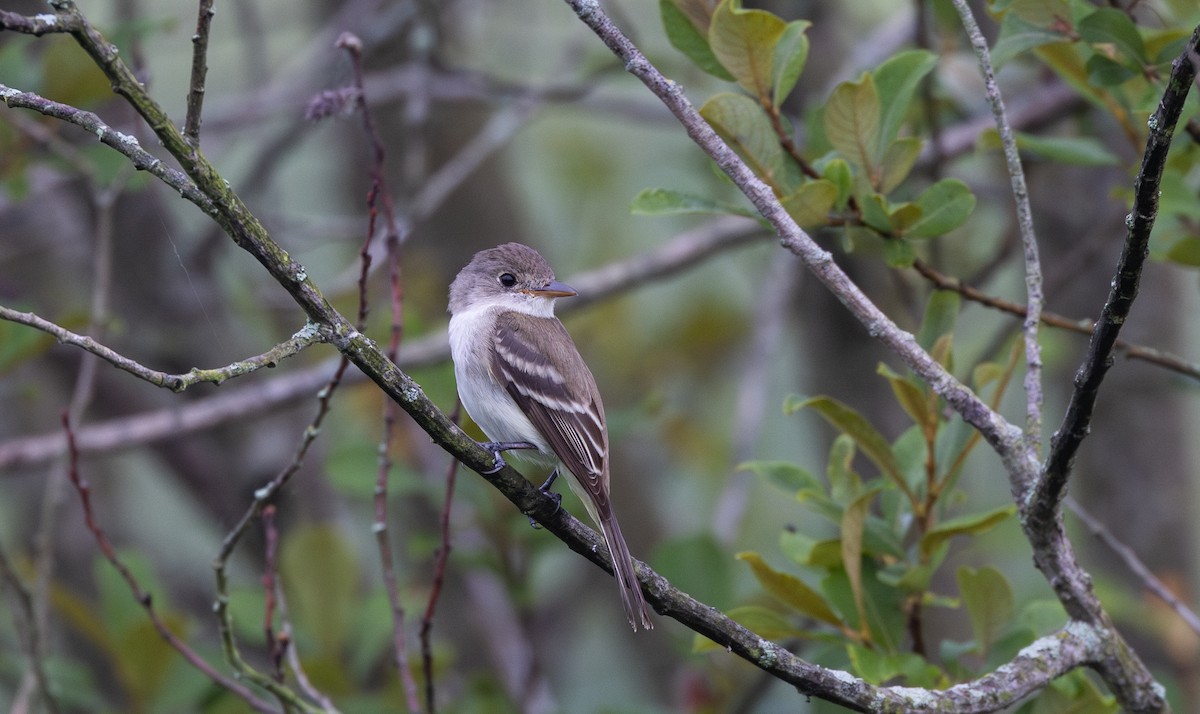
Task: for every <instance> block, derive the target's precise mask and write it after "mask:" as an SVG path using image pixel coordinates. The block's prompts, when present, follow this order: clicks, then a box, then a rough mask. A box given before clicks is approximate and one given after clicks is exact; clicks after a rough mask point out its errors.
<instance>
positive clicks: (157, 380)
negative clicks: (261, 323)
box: [0, 305, 321, 392]
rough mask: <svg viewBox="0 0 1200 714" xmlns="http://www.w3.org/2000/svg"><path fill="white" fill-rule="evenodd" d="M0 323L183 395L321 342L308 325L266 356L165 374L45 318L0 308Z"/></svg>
mask: <svg viewBox="0 0 1200 714" xmlns="http://www.w3.org/2000/svg"><path fill="white" fill-rule="evenodd" d="M0 320H8V321H9V322H15V323H18V324H21V325H26V326H28V327H33V328H36V329H38V330H41V331H42V332H45V333H47V334H50V335H53V336H54V337H55V338H56V339H57V340H58V341H59V342H61V343H63V344H66V345H71V346H73V347H78V348H80V349H82V350H84V351H86V352H90V353H92V354H94V355H96V356H97V357H99V358H100V359H102V360H104V361H105V362H108V363H109V364H111V365H112V366H114V367H116V368H117V369H120V370H124V371H126V372H128V373H130V374H132V375H133V376H135V377H138V378H139V379H142V380H144V381H146V382H149V383H150V384H153V385H154V386H156V387H163V388H165V389H170V390H172V391H175V392H182V391H183V390H185V389H187V388H188V387H190V386H192V385H193V384H199V383H201V382H212V383H213V384H221V383H223V382H225V381H226V380H228V379H233V378H234V377H240V376H242V375H245V374H250V373H251V372H255V371H257V370H259V369H262V368H264V367H266V368H273V367H275V366H277V365H278V364H279V363H280V362H281V361H283V360H285V359H287V358H288V357H292V356H294V355H297V354H299V353H300V352H301V351H303V350H304V349H305V348H306V347H309V346H310V345H313V344H315V343H317V342H320V341H321V335H320V332H319V331H318V330H317V329H316V326H315V325H313V324H312V323H309V324H308V325H306V326H304V327H303V328H301V329H300V330H299V331H298V332H296V334H294V335H292V336H291V337H290V338H288V339H286V340H284V341H283V342H280V343H279V344H278V345H276V346H275V347H273V348H271V349H270V350H268V351H266V352H264V353H263V354H260V355H255V356H254V357H247V358H246V359H243V360H238V361H237V362H234V363H232V364H229V365H226V366H224V367H214V368H211V369H201V368H199V367H193V368H192V369H191V370H190V371H188V372H185V373H183V374H167V373H166V372H159V371H158V370H154V369H150V368H149V367H146V366H145V365H143V364H141V363H140V362H137V361H136V360H132V359H130V358H128V357H125V356H123V355H121V354H120V353H118V352H116V351H115V350H113V349H111V348H109V347H106V346H105V345H103V344H101V343H100V342H98V341H97V340H96V339H94V338H92V337H89V336H87V335H80V334H76V333H74V332H71V331H70V330H68V329H66V328H64V327H61V326H59V325H57V324H55V323H53V322H50V321H49V320H47V319H45V318H42V317H38V316H37V315H35V314H33V313H32V312H19V311H17V310H13V309H11V308H7V307H4V306H3V305H0Z"/></svg>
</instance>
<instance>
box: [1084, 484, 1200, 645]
mask: <svg viewBox="0 0 1200 714" xmlns="http://www.w3.org/2000/svg"><path fill="white" fill-rule="evenodd" d="M1064 502H1065V503H1066V506H1067V510H1069V511H1070V512H1071V513H1073V514H1075V517H1076V518H1078V519H1079V520H1081V521H1083V525H1085V526H1087V529H1088V530H1089V531H1091V533H1092V535H1093V536H1095V537H1096V538H1097V539H1098V540H1099V541H1100V542H1101V543H1103V544H1104V545H1106V546H1108V549H1109V550H1111V551H1112V552H1113V553H1115V554H1116V556H1117V557H1118V558H1120V559H1121V562H1122V563H1124V564H1125V567H1127V568H1129V570H1130V572H1132V573H1133V574H1134V575H1135V576H1136V577H1137V578H1138V580H1140V581H1141V582H1142V585H1143V586H1145V588H1146V589H1147V590H1149V591H1150V592H1152V593H1154V594H1155V595H1156V596H1157V597H1158V599H1160V600H1162V601H1163V602H1165V603H1166V604H1167V606H1168V607H1170V608H1171V609H1172V610H1174V611H1175V614H1176V615H1179V619H1181V620H1183V623H1184V624H1185V625H1187V626H1188V627H1189V628H1191V630H1192V632H1195V633H1196V634H1197V635H1200V616H1197V615H1196V613H1195V612H1193V611H1192V609H1191V608H1189V607H1188V606H1187V605H1186V604H1184V602H1183V601H1182V600H1180V599H1179V598H1177V597H1175V593H1173V592H1171V589H1170V588H1168V587H1167V586H1166V585H1165V584H1164V583H1163V581H1161V580H1159V579H1158V577H1156V576H1155V575H1154V573H1153V572H1151V571H1150V568H1148V567H1146V564H1145V563H1143V562H1142V559H1141V558H1139V557H1138V555H1137V553H1135V552H1133V548H1130V547H1129V546H1127V545H1125V544H1124V543H1122V542H1121V541H1120V540H1118V539H1117V537H1116V536H1115V535H1113V533H1112V531H1110V530H1109V529H1108V528H1105V527H1104V524H1103V523H1101V522H1100V521H1099V520H1097V519H1096V518H1095V517H1093V516H1092V514H1091V513H1088V511H1087V510H1086V509H1084V507H1083V506H1082V505H1081V504H1080V503H1079V502H1078V501H1076V500H1075V499H1073V498H1071V497H1070V496H1067V497H1066V499H1064Z"/></svg>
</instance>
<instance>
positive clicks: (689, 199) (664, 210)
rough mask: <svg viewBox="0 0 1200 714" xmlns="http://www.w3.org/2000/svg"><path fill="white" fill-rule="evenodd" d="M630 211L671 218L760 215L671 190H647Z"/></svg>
mask: <svg viewBox="0 0 1200 714" xmlns="http://www.w3.org/2000/svg"><path fill="white" fill-rule="evenodd" d="M629 210H630V212H631V213H633V214H634V215H639V216H669V215H674V214H679V213H729V214H733V215H737V216H747V217H750V218H758V217H759V216H758V213H757V212H755V211H752V210H750V209H748V208H744V207H742V206H738V205H735V204H732V203H725V202H723V201H714V200H712V199H710V198H706V197H704V196H697V195H696V194H692V193H686V192H683V191H676V190H674V189H669V188H646V189H642V191H641V192H640V193H638V195H636V196H634V197H633V202H632V203H630V204H629Z"/></svg>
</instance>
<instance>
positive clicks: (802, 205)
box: [780, 179, 838, 228]
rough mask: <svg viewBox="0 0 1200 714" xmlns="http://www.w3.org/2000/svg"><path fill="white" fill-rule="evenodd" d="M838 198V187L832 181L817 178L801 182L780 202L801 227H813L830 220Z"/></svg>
mask: <svg viewBox="0 0 1200 714" xmlns="http://www.w3.org/2000/svg"><path fill="white" fill-rule="evenodd" d="M837 198H838V188H837V186H835V185H834V184H833V182H832V181H828V180H826V179H816V180H814V181H805V182H804V183H802V184H800V187H799V188H797V189H796V190H795V191H792V192H791V193H790V194H788V195H787V196H784V197H783V198H782V199H780V203H781V204H783V208H784V210H786V211H787V212H788V215H790V216H791V217H792V219H793V220H795V221H796V223H797V224H798V225H799V226H800V227H801V228H813V227H817V226H823V225H825V224H827V223H828V222H829V212H830V211H832V210H833V206H834V204H835V203H836V202H837Z"/></svg>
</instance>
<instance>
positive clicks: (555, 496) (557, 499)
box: [529, 469, 562, 529]
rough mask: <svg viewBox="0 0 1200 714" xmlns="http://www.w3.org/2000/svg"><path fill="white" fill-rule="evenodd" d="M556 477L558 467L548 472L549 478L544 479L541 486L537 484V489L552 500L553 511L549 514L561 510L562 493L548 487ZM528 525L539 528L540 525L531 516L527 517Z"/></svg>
mask: <svg viewBox="0 0 1200 714" xmlns="http://www.w3.org/2000/svg"><path fill="white" fill-rule="evenodd" d="M557 478H558V469H554V471H551V472H550V478H548V479H546V482H545V483H543V484H542V485H541V486H538V490H539V491H541V492H542V493H544V494H545V495H546V497H547V498H549V499H550V500H551V501H554V511H553V512H552V513H551V514H550V515H552V516H553V515H554V514H556V513H558V512H559V511H561V510H562V494H561V493H555V492H554V491H551V490H550V487H551V486H553V485H554V480H555V479H557ZM529 525H530V527H532V528H534V529H540V528H541V527H542V526H541V525H540V524H538V522H537V521H535V520H533V516H530V517H529Z"/></svg>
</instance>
